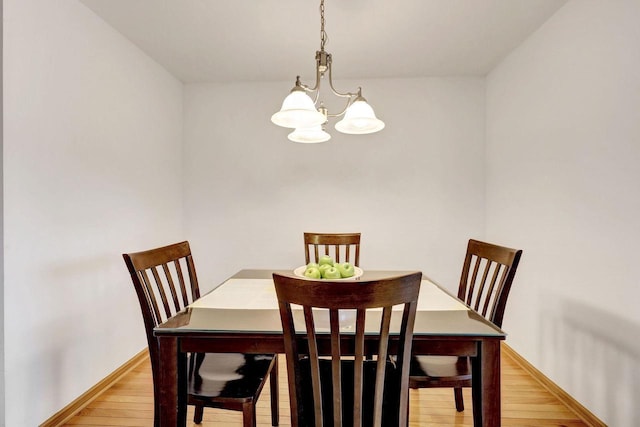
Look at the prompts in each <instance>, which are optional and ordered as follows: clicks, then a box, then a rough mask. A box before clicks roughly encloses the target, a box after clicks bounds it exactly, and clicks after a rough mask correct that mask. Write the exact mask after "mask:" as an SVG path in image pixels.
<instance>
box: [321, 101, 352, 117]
mask: <svg viewBox="0 0 640 427" xmlns="http://www.w3.org/2000/svg"><path fill="white" fill-rule="evenodd" d="M353 99H354V98H351V97H349V99H347V103H346V104H345V106H344V109H343V110H342V111H341V112H339V113H337V114H330V113H329V112H328V111H327V117H342V116H344V113H346V112H347V109H348V108H349V107H350V106H351V104H352V103H353Z"/></svg>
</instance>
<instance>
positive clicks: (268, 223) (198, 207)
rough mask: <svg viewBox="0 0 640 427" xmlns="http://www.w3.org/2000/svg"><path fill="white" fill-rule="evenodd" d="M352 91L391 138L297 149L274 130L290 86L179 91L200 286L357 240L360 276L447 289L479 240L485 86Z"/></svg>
mask: <svg viewBox="0 0 640 427" xmlns="http://www.w3.org/2000/svg"><path fill="white" fill-rule="evenodd" d="M358 85H360V86H362V87H363V92H364V95H365V96H366V97H367V99H368V100H369V101H370V103H371V104H372V105H373V106H374V108H375V109H376V114H377V115H378V116H379V117H380V118H381V119H382V120H384V121H385V122H386V124H387V127H386V128H385V129H384V130H383V131H381V132H380V133H377V134H374V135H343V134H340V133H339V132H337V131H335V129H333V124H334V123H335V121H332V122H331V125H330V133H331V134H332V136H333V138H332V139H331V140H330V141H329V142H326V143H323V144H316V145H314V144H310V145H304V144H297V143H292V142H290V141H289V140H288V139H287V134H288V132H290V131H289V130H288V129H284V128H280V127H277V126H275V125H273V124H272V123H271V122H270V117H271V114H273V113H274V112H275V111H276V110H278V109H279V108H280V103H281V102H282V99H284V97H285V96H286V94H287V93H288V91H289V89H290V86H291V83H290V82H281V83H253V84H251V83H245V84H193V85H186V86H185V99H184V110H185V141H184V144H185V227H186V231H187V235H188V237H189V239H190V241H191V242H192V249H193V251H194V256H195V257H196V263H197V264H198V271H199V275H200V277H201V286H202V287H203V288H211V287H213V286H215V285H217V284H219V283H220V282H221V281H222V280H223V279H224V278H226V277H227V276H229V275H230V274H232V273H234V272H236V271H237V270H239V269H242V268H251V267H253V268H274V267H277V268H283V269H288V268H293V267H297V266H299V265H302V264H303V263H304V252H303V240H302V233H303V232H304V231H320V232H322V231H324V232H341V231H344V232H346V231H360V232H362V233H363V237H362V253H361V264H362V267H363V268H365V269H366V268H367V267H370V266H372V267H375V268H378V269H380V268H390V269H422V270H423V271H424V272H425V273H426V274H429V275H431V276H432V277H433V278H434V279H435V280H437V281H439V282H441V283H442V284H443V285H446V286H448V287H449V288H450V289H452V290H455V289H456V288H457V280H458V278H459V274H460V268H461V265H462V260H463V258H464V252H465V248H466V242H467V240H468V239H469V237H471V236H474V237H480V238H481V237H483V236H482V234H483V232H484V164H483V159H484V104H485V99H484V89H485V88H484V79H482V78H424V79H411V80H392V79H390V80H363V81H359V82H347V81H342V82H341V81H338V82H336V86H337V87H338V88H340V89H343V88H345V89H343V90H348V89H349V88H355V87H356V86H358Z"/></svg>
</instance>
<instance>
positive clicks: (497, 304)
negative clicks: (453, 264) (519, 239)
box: [458, 239, 522, 327]
mask: <svg viewBox="0 0 640 427" xmlns="http://www.w3.org/2000/svg"><path fill="white" fill-rule="evenodd" d="M521 255H522V250H520V249H511V248H507V247H504V246H498V245H493V244H491V243H485V242H480V241H478V240H473V239H471V240H469V244H468V245H467V255H466V257H465V260H464V265H463V267H462V276H461V277H460V286H459V288H458V298H460V299H461V300H463V301H464V302H465V303H467V305H469V306H470V307H471V308H473V309H474V310H476V311H477V312H478V313H480V314H482V316H484V317H485V318H486V319H487V320H490V321H491V322H493V323H494V324H495V325H497V326H498V327H502V318H503V317H504V310H505V307H506V305H507V298H508V297H509V291H510V290H511V284H512V283H513V278H514V277H515V274H516V270H517V268H518V263H519V262H520V256H521Z"/></svg>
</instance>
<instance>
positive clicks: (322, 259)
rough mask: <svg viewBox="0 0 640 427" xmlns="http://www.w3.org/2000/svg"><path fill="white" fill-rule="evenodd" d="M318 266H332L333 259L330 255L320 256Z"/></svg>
mask: <svg viewBox="0 0 640 427" xmlns="http://www.w3.org/2000/svg"><path fill="white" fill-rule="evenodd" d="M318 264H320V265H323V264H329V265H333V258H332V257H331V256H330V255H322V256H321V257H320V259H319V260H318Z"/></svg>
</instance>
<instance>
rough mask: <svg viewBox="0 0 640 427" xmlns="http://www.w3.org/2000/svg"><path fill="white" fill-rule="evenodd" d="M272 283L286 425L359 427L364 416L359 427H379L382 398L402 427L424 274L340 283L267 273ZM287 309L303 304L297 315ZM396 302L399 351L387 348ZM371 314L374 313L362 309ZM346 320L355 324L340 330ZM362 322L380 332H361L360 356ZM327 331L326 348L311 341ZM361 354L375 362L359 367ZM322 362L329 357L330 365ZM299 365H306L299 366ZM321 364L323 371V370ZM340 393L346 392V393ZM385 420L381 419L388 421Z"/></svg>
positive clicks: (320, 341) (314, 340)
mask: <svg viewBox="0 0 640 427" xmlns="http://www.w3.org/2000/svg"><path fill="white" fill-rule="evenodd" d="M273 279H274V283H275V288H276V294H277V296H278V305H279V308H280V317H281V320H282V330H283V333H284V339H285V352H286V356H287V374H288V376H289V378H290V380H289V398H290V404H291V421H292V426H297V425H313V424H314V423H313V421H312V420H310V419H309V418H311V419H313V420H315V426H316V427H321V426H323V425H325V424H323V419H325V420H326V419H329V420H330V419H331V416H333V423H330V425H333V426H335V427H337V426H342V425H343V417H344V421H345V423H344V425H347V424H349V421H350V419H351V417H353V425H354V426H359V425H362V422H363V417H364V421H365V422H367V421H369V422H371V425H374V426H380V425H382V419H383V396H384V399H385V401H386V402H387V405H385V407H389V406H392V408H388V409H387V411H392V412H391V414H392V415H391V416H392V417H393V419H394V420H396V421H397V422H398V423H399V424H398V425H400V426H405V425H406V422H407V418H406V417H407V408H408V406H407V405H408V397H409V388H408V384H409V361H410V357H411V344H412V339H413V325H414V320H415V314H416V307H417V300H418V294H419V291H420V282H421V279H422V273H419V272H417V273H411V274H407V275H404V276H400V277H394V278H388V279H383V280H376V281H353V282H344V283H340V284H336V283H331V282H326V281H322V280H308V279H301V278H297V277H289V276H282V275H278V274H276V273H274V274H273ZM291 304H297V305H299V306H302V310H301V311H300V310H292V308H291ZM398 304H404V309H403V311H402V321H401V323H400V325H399V327H398V326H397V325H396V327H395V329H397V330H398V343H397V346H394V345H392V346H389V337H390V335H391V334H395V331H393V332H392V331H391V329H390V324H391V313H392V306H394V305H398ZM372 308H375V309H377V310H374V311H371V310H367V309H372ZM380 308H382V310H380ZM317 309H325V310H320V311H318V310H317ZM344 310H351V311H350V312H345V311H344ZM294 313H298V314H300V315H301V316H304V328H300V330H304V331H306V332H300V330H298V329H296V324H295V322H294V317H297V314H296V315H294ZM349 314H351V316H352V322H353V321H355V325H354V324H350V325H345V324H344V323H343V324H342V328H343V330H342V331H341V327H340V324H341V322H340V318H341V316H342V319H343V322H344V320H345V315H347V316H348V315H349ZM397 314H398V315H399V314H400V313H397ZM322 315H325V316H327V315H328V321H326V320H325V323H327V324H328V325H326V324H325V325H323V324H322V323H323V322H322V319H323V317H322ZM376 316H378V317H376ZM367 317H369V318H370V320H369V322H370V324H371V322H372V320H371V319H373V322H372V323H373V324H375V325H376V327H377V326H378V325H379V326H380V328H379V330H378V331H377V334H375V333H374V334H371V331H368V332H367V335H366V337H367V340H366V341H367V342H368V345H367V349H366V350H365V320H366V319H367ZM325 319H326V317H325ZM300 322H302V321H299V322H297V323H298V325H300ZM345 329H346V330H345ZM327 332H328V333H329V335H330V340H329V342H330V344H328V345H329V347H327V340H326V339H325V340H324V341H323V340H317V338H318V337H319V336H320V335H321V334H323V335H326V333H327ZM372 337H375V338H377V340H374V342H375V343H376V344H377V351H373V350H372V347H371V346H372V344H371V342H370V339H371V338H372ZM325 338H326V337H325ZM392 353H395V354H392ZM365 354H367V355H368V354H375V355H377V357H375V360H371V361H369V360H367V361H365ZM347 355H350V356H354V357H352V358H349V362H348V363H349V364H350V365H349V364H346V365H345V364H344V363H343V362H344V361H345V358H344V356H347ZM390 355H391V356H394V355H395V356H396V357H395V368H394V369H392V368H389V363H390V362H389V360H390V359H389V357H388V356H390ZM321 356H325V357H321ZM326 356H330V361H329V360H328V359H327V357H326ZM303 361H304V362H305V363H307V365H304V366H303ZM321 362H327V363H324V364H322V363H321ZM365 364H366V366H365ZM305 366H307V368H306V369H305ZM323 366H324V367H325V368H326V369H322V367H323ZM345 366H352V368H353V369H352V370H351V369H349V370H346V369H345V370H344V372H343V368H344V367H345ZM366 368H371V369H366ZM321 371H322V372H328V371H330V377H331V384H330V385H329V384H327V383H326V382H324V383H321V379H322V378H323V376H321ZM366 372H371V374H372V375H368V376H367V375H366ZM305 374H306V375H305ZM307 375H308V376H310V377H311V385H312V389H313V393H312V396H313V399H312V402H313V403H312V404H309V403H308V402H309V399H305V398H304V397H303V394H302V391H301V390H302V387H303V386H304V385H305V384H308V376H307ZM349 375H350V377H349ZM374 375H375V376H374ZM392 375H393V376H392ZM367 378H370V379H369V380H367ZM371 378H374V379H371ZM390 378H392V379H390ZM345 384H347V386H346V387H345ZM343 388H344V389H345V390H346V393H345V394H343V391H342V390H343ZM323 390H324V391H323ZM351 390H353V391H352V392H351ZM343 398H344V401H343ZM351 398H353V400H351ZM389 402H393V403H392V404H389ZM366 405H369V406H372V408H373V410H372V411H369V410H365V411H363V407H364V406H366ZM311 406H312V407H313V409H311ZM325 408H327V409H325ZM350 408H352V409H350ZM351 410H352V411H353V412H351ZM323 413H324V417H323ZM387 414H389V412H387ZM387 414H385V419H388V418H387ZM299 417H301V418H302V420H300V419H299ZM305 418H306V421H305ZM393 424H394V425H395V424H396V423H395V422H393ZM385 425H389V424H388V423H385Z"/></svg>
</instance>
